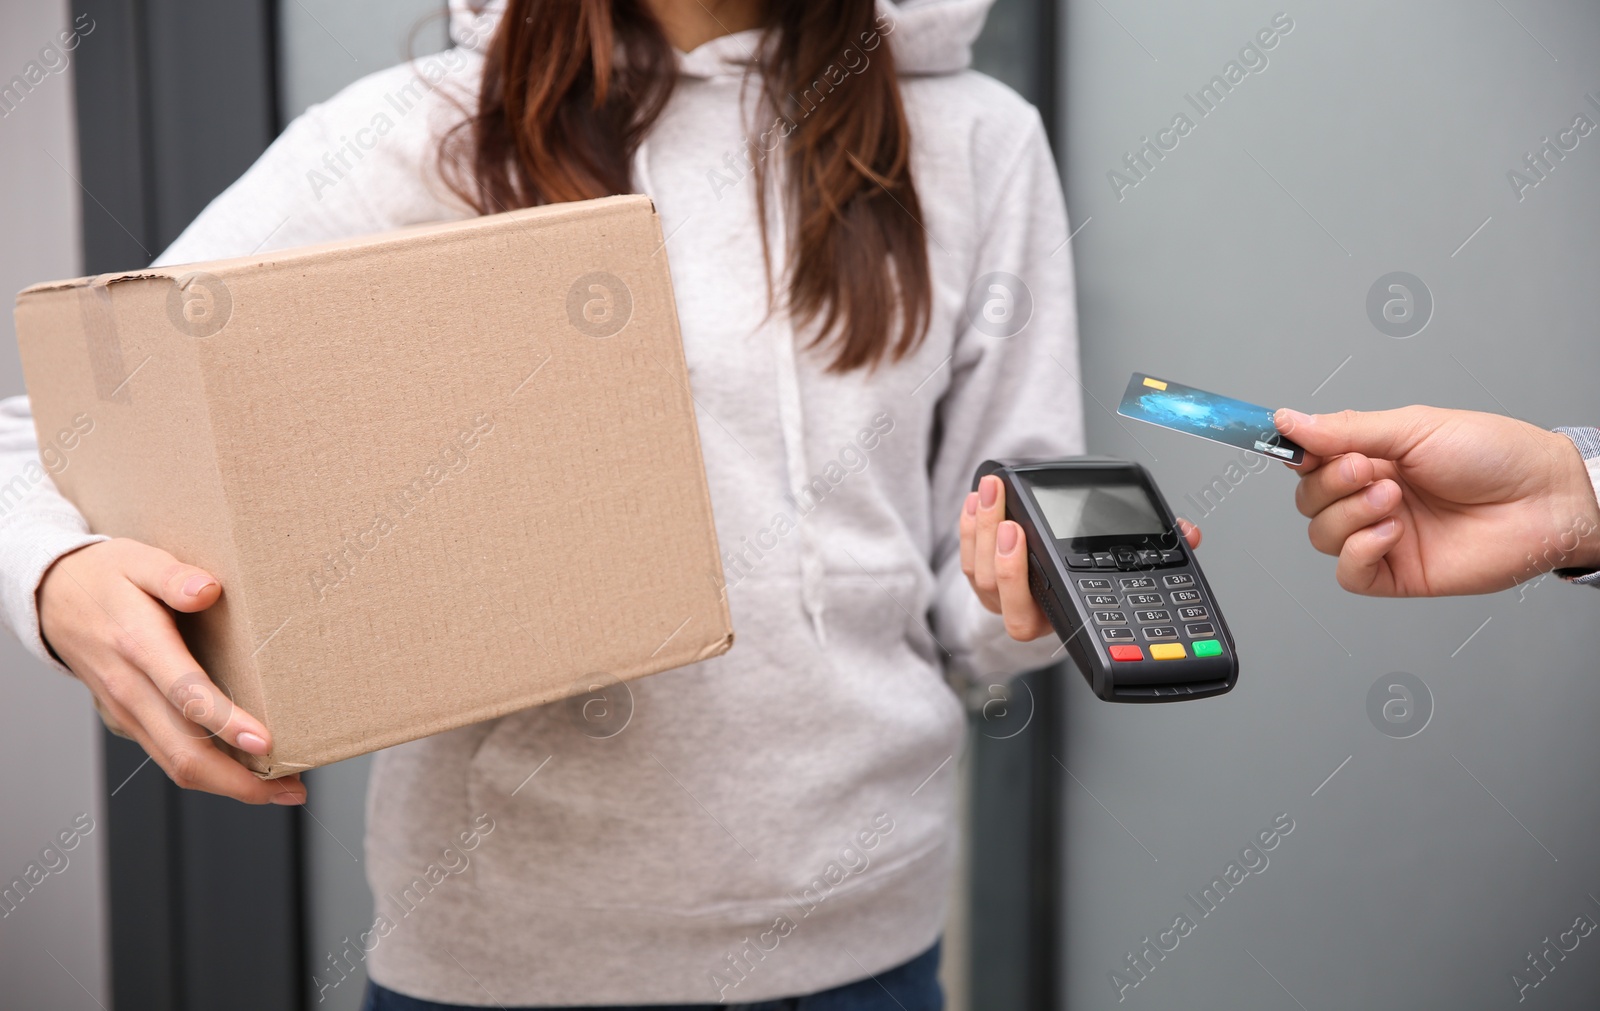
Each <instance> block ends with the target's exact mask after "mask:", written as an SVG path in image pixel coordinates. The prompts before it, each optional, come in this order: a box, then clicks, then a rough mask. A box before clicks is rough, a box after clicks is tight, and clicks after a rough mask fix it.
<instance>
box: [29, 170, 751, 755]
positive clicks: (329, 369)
mask: <svg viewBox="0 0 1600 1011" xmlns="http://www.w3.org/2000/svg"><path fill="white" fill-rule="evenodd" d="M16 319H17V334H18V342H19V344H20V346H21V352H22V363H23V369H24V371H25V373H26V376H27V382H28V392H29V394H30V396H31V397H32V401H33V411H34V418H35V424H36V426H37V429H38V434H39V439H40V445H41V446H51V445H52V444H55V445H56V448H57V449H58V450H59V451H60V454H61V460H63V461H64V465H62V466H59V469H57V468H55V467H53V468H52V469H54V470H55V473H54V474H53V477H54V479H55V482H56V484H57V486H58V487H59V488H60V489H61V491H62V493H63V494H65V495H66V496H67V498H69V499H71V500H72V501H73V502H74V503H75V504H76V505H77V506H78V508H79V509H81V510H82V511H83V513H84V515H85V516H87V517H88V519H89V523H90V525H91V526H92V527H93V529H94V530H96V531H97V532H101V533H106V534H111V535H113V536H122V537H131V538H135V539H137V540H141V541H144V542H147V543H149V544H153V545H156V546H158V547H161V548H164V549H166V550H167V551H170V552H172V553H173V554H174V555H176V556H177V557H178V558H180V559H183V560H185V561H188V562H191V563H193V564H195V565H199V566H202V567H203V568H205V569H208V570H209V571H211V572H212V573H214V574H215V575H216V576H217V577H218V578H219V579H220V580H221V581H222V586H223V596H222V598H221V600H220V601H218V603H217V604H216V605H214V606H213V607H212V608H210V609H209V610H207V611H205V612H203V613H201V614H198V615H194V616H180V628H181V629H182V631H183V634H184V638H185V640H186V641H187V642H188V644H189V646H190V649H191V650H192V651H193V653H194V655H195V658H196V659H197V660H198V661H199V662H200V664H201V665H202V666H203V667H204V669H205V670H206V672H207V673H208V674H210V676H211V677H212V678H213V679H214V680H216V681H217V682H218V683H219V684H220V685H222V686H223V688H224V690H225V691H227V692H228V693H229V695H230V697H231V698H232V699H233V700H234V701H235V702H236V703H237V704H239V705H242V706H244V707H245V709H246V710H248V711H249V712H251V713H253V714H255V715H256V716H257V717H259V718H261V719H262V720H264V721H265V722H266V725H267V727H268V728H269V729H270V730H271V732H272V735H273V740H274V751H273V753H272V754H271V755H269V756H267V757H265V758H257V757H253V756H248V755H244V754H242V753H236V757H238V758H240V760H241V761H243V762H245V763H246V764H247V765H248V766H249V767H250V768H251V769H253V770H255V771H256V772H257V773H258V774H259V775H261V776H263V777H266V778H272V777H277V776H283V775H287V774H289V773H292V772H298V771H300V770H302V769H308V768H311V767H313V766H317V765H323V764H326V763H328V762H334V761H338V760H339V759H342V758H348V757H350V756H352V755H358V754H362V753H364V752H368V751H374V750H376V749H378V748H383V747H387V746H389V745H393V744H399V743H400V742H402V741H408V740H412V739H414V738H418V737H423V736H426V735H428V734H434V733H438V732H440V731H444V730H449V729H451V728H454V727H460V726H464V725H466V724H469V723H475V722H478V721H480V720H486V719H490V718H492V717H496V716H501V715H503V714H505V713H509V712H513V711H515V710H518V709H523V708H526V707H529V706H534V705H540V704H543V703H548V702H552V701H555V700H559V699H563V698H568V697H572V696H576V695H583V694H586V693H589V692H591V691H593V690H594V687H595V686H596V685H599V684H607V683H610V682H611V679H616V680H619V681H626V680H629V679H632V678H638V677H642V676H644V675H647V674H652V673H655V672H657V671H662V670H666V669H668V668H672V667H677V666H681V665H683V664H688V663H692V662H694V661H697V660H704V659H707V658H709V657H712V656H716V655H718V654H720V653H723V652H725V651H726V650H727V649H728V648H729V647H730V646H731V645H732V640H733V633H732V627H731V621H730V618H729V615H728V608H727V600H726V595H725V593H724V592H723V590H722V587H723V579H722V565H721V560H720V556H719V551H718V547H717V541H716V533H715V530H714V529H713V527H712V519H711V503H710V496H709V493H708V491H707V488H706V479H705V471H704V467H703V465H702V462H701V457H700V442H699V435H698V431H697V429H696V425H695V407H694V402H693V400H692V399H691V397H690V390H689V381H688V374H687V371H686V368H685V364H684V357H683V345H682V342H681V340H680V338H679V334H678V321H677V310H676V308H675V306H674V303H673V297H672V284H671V280H670V278H669V276H668V273H667V261H666V254H665V251H664V249H663V242H662V236H661V227H660V222H659V220H658V219H657V217H656V215H655V209H654V207H653V205H652V204H651V203H650V201H649V200H648V199H647V198H645V197H637V196H629V197H612V198H608V199H603V200H594V201H586V202H582V203H570V204H558V205H553V206H549V207H541V208H535V209H531V210H524V211H515V212H511V213H508V214H499V215H494V216H490V217H483V218H477V219H474V220H470V221H463V222H456V223H448V224H439V225H428V226H423V227H418V228H410V229H405V230H402V231H398V232H393V233H389V234H384V235H376V236H368V237H364V238H359V239H351V240H348V241H343V242H338V243H333V244H329V245H323V246H316V247H310V248H305V249H294V250H286V251H281V252H274V253H270V254H265V255H259V256H251V257H246V258H243V259H235V260H225V261H219V262H216V263H208V264H200V265H187V266H182V267H167V268H152V269H148V270H142V271H135V272H131V273H123V274H110V275H103V276H100V277H93V278H83V279H79V280H75V281H65V282H61V283H55V284H42V285H36V286H34V287H31V288H29V289H27V290H26V291H24V292H22V293H21V294H20V295H19V296H18V297H17V309H16ZM75 426H76V427H75ZM63 432H66V433H69V434H72V435H74V436H75V437H73V438H71V439H70V440H68V441H70V442H71V447H70V449H61V446H62V445H63V444H62V443H61V442H60V440H59V439H58V435H60V434H61V433H63Z"/></svg>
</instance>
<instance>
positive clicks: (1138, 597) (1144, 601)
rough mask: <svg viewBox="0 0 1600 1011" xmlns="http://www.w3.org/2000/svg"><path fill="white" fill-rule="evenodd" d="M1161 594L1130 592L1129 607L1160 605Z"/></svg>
mask: <svg viewBox="0 0 1600 1011" xmlns="http://www.w3.org/2000/svg"><path fill="white" fill-rule="evenodd" d="M1160 604H1161V594H1159V593H1130V594H1128V606H1129V607H1159V606H1160Z"/></svg>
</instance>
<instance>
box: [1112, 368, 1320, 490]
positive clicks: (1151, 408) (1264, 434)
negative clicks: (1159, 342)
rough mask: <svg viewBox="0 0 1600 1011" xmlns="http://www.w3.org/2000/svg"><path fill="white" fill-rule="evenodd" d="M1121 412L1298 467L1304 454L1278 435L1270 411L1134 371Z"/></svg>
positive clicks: (1119, 411)
mask: <svg viewBox="0 0 1600 1011" xmlns="http://www.w3.org/2000/svg"><path fill="white" fill-rule="evenodd" d="M1117 413H1118V414H1120V415H1122V416H1123V417H1124V418H1132V419H1133V420H1135V421H1147V422H1149V423H1150V424H1152V425H1159V426H1161V427H1162V428H1170V429H1172V430H1173V431H1174V432H1182V433H1183V434H1184V435H1197V436H1199V437H1200V438H1202V439H1209V440H1211V441H1212V442H1220V443H1221V444H1222V445H1224V446H1232V447H1233V448H1234V449H1242V450H1244V451H1245V452H1247V453H1259V454H1260V455H1262V456H1265V457H1268V458H1269V459H1273V460H1282V461H1283V462H1284V463H1287V464H1290V465H1291V466H1295V467H1298V466H1300V464H1301V463H1302V462H1304V460H1305V458H1306V451H1305V450H1304V449H1302V448H1300V447H1299V446H1297V445H1295V444H1294V443H1293V442H1291V441H1290V440H1288V439H1285V438H1284V437H1283V436H1282V435H1280V434H1279V432H1278V429H1277V426H1275V425H1273V423H1272V412H1271V411H1270V410H1268V409H1267V408H1265V407H1261V406H1259V405H1257V404H1250V403H1246V402H1245V401H1243V400H1235V399H1233V398H1232V397H1224V396H1221V395H1220V394H1216V393H1207V392H1206V391H1205V390H1197V389H1195V388H1194V387H1193V386H1185V385H1183V384H1182V383H1174V382H1172V381H1171V380H1168V379H1157V378H1156V377H1155V376H1147V375H1145V374H1144V373H1142V372H1135V373H1134V374H1133V378H1132V379H1130V380H1129V381H1128V391H1127V392H1126V393H1124V394H1123V395H1122V404H1121V406H1119V407H1118V408H1117Z"/></svg>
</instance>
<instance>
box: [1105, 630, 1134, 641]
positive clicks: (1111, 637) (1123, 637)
mask: <svg viewBox="0 0 1600 1011" xmlns="http://www.w3.org/2000/svg"><path fill="white" fill-rule="evenodd" d="M1100 638H1102V639H1104V640H1105V641H1106V642H1127V641H1128V640H1130V639H1132V638H1133V629H1131V628H1102V629H1101V630H1100Z"/></svg>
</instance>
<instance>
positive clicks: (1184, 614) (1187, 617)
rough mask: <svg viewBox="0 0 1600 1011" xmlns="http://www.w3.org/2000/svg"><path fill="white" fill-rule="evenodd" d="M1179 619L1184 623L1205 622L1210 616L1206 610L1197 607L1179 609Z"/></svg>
mask: <svg viewBox="0 0 1600 1011" xmlns="http://www.w3.org/2000/svg"><path fill="white" fill-rule="evenodd" d="M1173 596H1174V597H1176V596H1177V594H1176V593H1174V594H1173ZM1178 617H1179V618H1182V619H1183V620H1184V621H1204V620H1205V619H1206V618H1207V617H1208V615H1207V614H1206V609H1205V608H1203V607H1199V606H1195V607H1180V608H1178Z"/></svg>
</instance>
